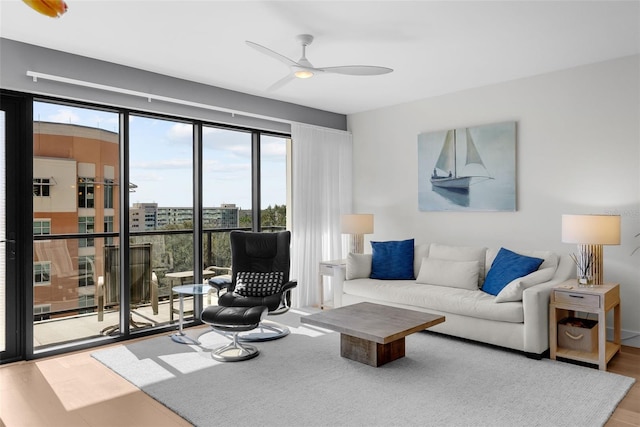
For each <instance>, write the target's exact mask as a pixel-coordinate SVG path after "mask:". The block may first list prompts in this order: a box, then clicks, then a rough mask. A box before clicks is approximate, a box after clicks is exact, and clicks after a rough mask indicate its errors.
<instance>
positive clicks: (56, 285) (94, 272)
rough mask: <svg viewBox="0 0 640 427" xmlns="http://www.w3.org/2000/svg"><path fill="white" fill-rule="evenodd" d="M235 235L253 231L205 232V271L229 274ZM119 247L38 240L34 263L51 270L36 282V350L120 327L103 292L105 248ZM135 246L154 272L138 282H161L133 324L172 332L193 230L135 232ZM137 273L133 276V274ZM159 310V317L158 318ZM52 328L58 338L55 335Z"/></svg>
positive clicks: (102, 241)
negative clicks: (175, 292)
mask: <svg viewBox="0 0 640 427" xmlns="http://www.w3.org/2000/svg"><path fill="white" fill-rule="evenodd" d="M282 229H284V227H264V228H263V230H262V231H264V232H272V231H279V230H282ZM232 230H249V228H230V229H219V228H216V229H205V230H203V236H202V242H203V243H202V246H203V247H202V259H203V266H202V267H203V269H206V268H208V267H218V268H221V269H220V274H223V273H225V272H227V271H225V268H229V267H230V265H231V249H230V246H229V236H228V234H229V232H230V231H232ZM87 238H89V239H92V240H93V242H94V246H93V247H81V246H80V245H79V243H80V241H81V240H82V241H86V240H87ZM63 242H64V243H63ZM118 245H119V242H118V233H94V234H58V235H43V236H34V262H37V263H41V264H45V268H44V270H45V271H47V270H46V265H48V266H49V267H48V268H49V270H48V271H49V276H48V277H46V274H43V275H41V276H40V277H39V279H40V282H34V319H33V320H34V347H35V349H36V350H38V349H43V348H46V347H47V346H51V345H61V344H68V343H72V342H74V341H76V340H87V339H91V338H97V337H100V336H101V335H102V331H103V329H105V327H106V326H108V325H110V324H111V323H115V324H117V323H118V319H119V308H120V307H119V304H118V303H117V301H116V300H115V299H113V298H112V299H111V300H101V299H100V298H104V297H105V293H104V288H101V287H104V286H105V284H106V282H105V280H106V279H107V273H109V272H108V271H106V270H105V268H106V267H105V259H104V253H105V248H108V247H114V246H115V247H117V246H118ZM129 245H130V247H134V246H139V245H148V246H150V259H149V262H148V264H145V265H147V267H144V268H143V269H142V270H146V269H147V268H148V269H150V270H151V271H150V272H146V271H138V272H137V273H135V274H137V275H138V279H140V277H146V276H147V275H148V276H149V277H151V274H153V279H154V280H156V279H157V294H155V295H154V297H153V298H155V299H154V300H151V299H149V300H148V301H143V302H142V303H137V304H136V305H135V307H132V309H133V311H132V314H131V316H132V320H134V322H135V319H134V318H137V320H138V322H136V323H138V324H146V325H147V326H145V327H148V328H150V327H154V328H157V327H162V326H169V325H170V324H171V323H172V317H173V316H172V315H171V313H172V312H171V310H172V307H169V301H170V300H171V299H172V298H171V287H172V286H175V285H178V284H180V283H177V282H176V281H175V280H174V279H172V278H171V277H170V276H171V274H170V273H176V272H187V271H193V268H194V265H193V264H194V263H193V259H194V257H193V230H188V229H176V230H150V231H139V232H130V238H129ZM131 270H132V271H131V273H132V274H133V268H131ZM111 273H113V272H111ZM147 273H149V274H147ZM167 274H169V276H167ZM34 279H35V278H34ZM43 279H44V280H43ZM46 279H48V281H47V280H46ZM136 280H137V279H136V278H135V277H132V278H131V281H130V282H129V283H127V286H131V283H135V281H136ZM140 280H142V279H140ZM145 280H146V279H145ZM185 283H186V282H185ZM118 288H119V286H118ZM143 300H144V298H143ZM114 301H115V302H114ZM211 303H214V304H215V303H216V299H215V295H209V296H205V302H204V304H205V306H206V305H207V304H211ZM154 304H155V307H157V314H155V313H154V310H155V309H154V307H153V306H154ZM176 305H177V303H176ZM52 328H53V329H55V333H52ZM62 331H66V332H65V333H62ZM52 337H58V338H52Z"/></svg>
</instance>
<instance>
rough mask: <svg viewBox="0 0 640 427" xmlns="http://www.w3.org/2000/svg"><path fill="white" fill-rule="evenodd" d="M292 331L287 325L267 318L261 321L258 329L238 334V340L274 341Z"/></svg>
mask: <svg viewBox="0 0 640 427" xmlns="http://www.w3.org/2000/svg"><path fill="white" fill-rule="evenodd" d="M290 332H291V331H290V330H289V328H287V327H286V326H284V325H281V324H280V323H276V322H271V321H268V320H267V321H264V322H260V324H259V325H258V327H257V328H256V329H252V330H251V331H247V332H245V333H241V334H238V340H239V341H242V342H264V341H273V340H279V339H280V338H284V337H286V336H287V335H289V333H290Z"/></svg>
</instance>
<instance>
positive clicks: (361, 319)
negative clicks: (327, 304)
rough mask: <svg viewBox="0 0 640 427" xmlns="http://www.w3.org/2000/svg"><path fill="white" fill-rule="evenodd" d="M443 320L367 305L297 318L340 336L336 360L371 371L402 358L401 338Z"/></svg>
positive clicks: (351, 306)
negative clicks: (349, 361)
mask: <svg viewBox="0 0 640 427" xmlns="http://www.w3.org/2000/svg"><path fill="white" fill-rule="evenodd" d="M444 320H445V318H444V316H440V315H438V314H431V313H424V312H422V311H415V310H407V309H404V308H397V307H390V306H387V305H380V304H372V303H369V302H361V303H358V304H353V305H347V306H344V307H340V308H336V309H333V310H326V311H322V312H320V313H315V314H311V315H309V316H302V317H301V318H300V322H302V323H306V324H309V325H315V326H320V327H322V328H327V329H331V330H332V331H336V332H340V356H342V357H346V358H347V359H351V360H355V361H357V362H361V363H366V364H367V365H371V366H375V367H378V366H382V365H384V364H385V363H389V362H391V361H394V360H396V359H399V358H401V357H404V355H405V351H404V348H405V346H404V337H406V336H407V335H409V334H412V333H414V332H418V331H422V330H424V329H426V328H429V327H431V326H434V325H437V324H438V323H442V322H444Z"/></svg>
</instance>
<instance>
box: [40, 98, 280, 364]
mask: <svg viewBox="0 0 640 427" xmlns="http://www.w3.org/2000/svg"><path fill="white" fill-rule="evenodd" d="M123 120H124V121H125V122H123ZM123 123H125V125H123ZM200 134H201V135H202V141H200V142H198V138H197V137H196V135H200ZM194 147H195V148H200V149H201V150H202V151H201V159H202V161H201V163H200V164H199V165H196V164H195V162H200V160H199V157H198V154H199V153H198V152H194ZM289 147H290V140H289V139H288V138H287V136H286V135H278V134H274V133H264V132H261V131H258V130H254V129H241V128H232V127H229V126H221V125H217V124H213V123H205V124H202V123H201V122H196V121H193V120H188V119H183V118H177V117H167V116H160V115H156V114H153V115H152V114H146V113H142V112H131V111H125V110H120V109H118V108H115V107H114V108H105V107H96V106H88V105H84V104H78V103H71V102H66V101H59V100H52V99H47V100H44V99H39V100H37V101H36V102H35V103H34V106H33V176H32V177H31V179H32V182H33V194H32V196H33V240H34V247H33V266H32V270H33V284H32V287H33V301H32V302H31V304H32V307H31V308H32V310H33V325H32V326H33V330H34V333H33V340H32V341H33V348H34V350H35V353H46V352H47V351H48V350H50V349H52V348H54V347H57V348H60V346H61V345H63V346H65V345H68V346H73V345H74V343H77V342H79V341H86V340H88V339H89V340H92V339H103V338H108V337H110V336H120V335H122V334H128V333H138V332H143V331H148V330H149V329H160V330H161V329H163V328H166V327H168V326H171V325H173V326H175V324H176V321H177V310H176V309H177V306H178V304H177V296H176V295H175V294H173V292H172V291H171V288H172V287H173V286H176V285H180V284H185V283H193V281H194V280H196V279H198V280H202V277H203V276H204V277H209V276H212V275H217V274H225V273H228V267H229V266H230V248H229V243H228V240H229V239H228V232H229V231H230V230H232V229H244V230H262V231H274V230H279V229H284V228H285V227H286V224H287V222H286V216H287V208H286V204H287V188H288V178H287V176H288V175H287V168H286V166H287V159H288V150H289ZM124 159H126V160H124ZM197 166H199V169H200V171H201V176H202V178H201V179H202V181H201V183H198V182H197V180H198V179H199V175H197V174H194V171H195V170H198V168H197ZM121 169H122V170H121ZM198 188H199V189H200V191H201V193H202V196H201V199H200V203H201V206H202V209H201V210H197V209H196V206H195V205H194V202H195V200H198V199H196V196H195V194H197V190H198ZM194 191H196V192H195V193H194ZM123 192H125V193H123ZM256 201H260V203H259V205H256ZM121 203H126V205H123V207H122V210H121V208H120V206H121ZM200 220H201V221H202V227H201V229H200V231H201V232H202V235H201V240H200V241H201V242H202V246H201V247H202V253H196V252H195V248H194V246H195V245H194V244H195V243H200V242H196V239H195V238H194V237H195V235H194V232H195V231H196V230H197V229H199V227H197V226H196V225H197V224H198V221H200ZM123 221H124V222H123ZM125 223H126V230H125V229H124V226H125ZM123 237H126V238H127V240H128V242H127V244H126V246H125V248H126V252H128V254H129V258H128V262H126V261H125V262H126V264H125V265H124V266H122V268H121V250H122V247H121V242H122V240H121V239H122V238H123ZM194 260H198V262H199V260H202V267H201V268H202V269H203V272H202V273H203V274H202V275H201V274H200V272H199V271H198V270H199V268H200V266H199V265H198V266H196V265H195V262H194ZM122 279H124V280H122ZM123 292H124V293H123ZM123 295H125V296H126V297H127V298H123V297H122V296H123ZM174 299H175V300H176V301H173V300H174ZM191 303H192V304H193V303H195V302H193V301H191ZM208 303H214V304H215V297H213V298H212V297H208V296H206V297H205V304H208ZM189 317H193V314H191V315H190V316H189ZM56 351H57V350H56Z"/></svg>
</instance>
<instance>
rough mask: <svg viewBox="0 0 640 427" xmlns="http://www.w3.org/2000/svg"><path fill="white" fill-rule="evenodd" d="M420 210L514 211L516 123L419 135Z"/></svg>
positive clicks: (510, 122)
mask: <svg viewBox="0 0 640 427" xmlns="http://www.w3.org/2000/svg"><path fill="white" fill-rule="evenodd" d="M418 208H419V210H420V211H423V212H427V211H493V212H499V211H507V212H513V211H515V210H516V122H515V121H509V122H501V123H492V124H486V125H479V126H473V127H460V128H454V129H446V130H440V131H433V132H424V133H421V134H419V135H418Z"/></svg>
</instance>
